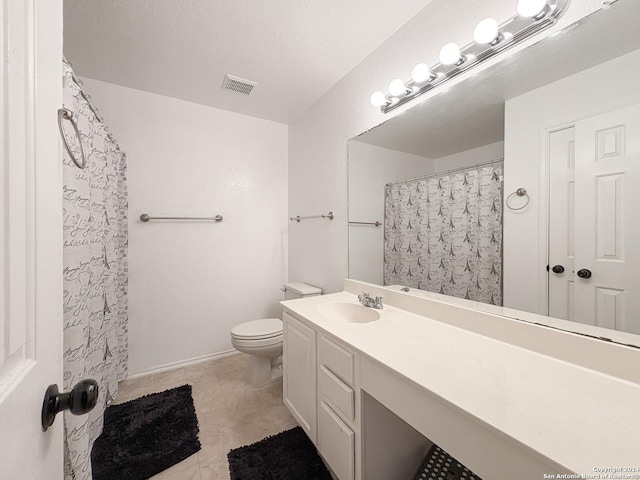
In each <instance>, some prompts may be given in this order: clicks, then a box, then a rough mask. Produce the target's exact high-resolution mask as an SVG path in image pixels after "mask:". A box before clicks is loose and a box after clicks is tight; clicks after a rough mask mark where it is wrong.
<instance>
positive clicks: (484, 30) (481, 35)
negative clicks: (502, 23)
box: [473, 18, 500, 45]
mask: <svg viewBox="0 0 640 480" xmlns="http://www.w3.org/2000/svg"><path fill="white" fill-rule="evenodd" d="M498 35H500V34H499V33H498V22H496V21H495V20H494V19H493V18H485V19H484V20H482V21H481V22H480V23H478V25H476V28H475V30H474V31H473V39H474V40H475V42H476V43H480V44H482V45H485V44H488V43H493V42H494V41H495V40H496V39H497V38H498Z"/></svg>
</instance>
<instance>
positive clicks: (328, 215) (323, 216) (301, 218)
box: [289, 212, 333, 223]
mask: <svg viewBox="0 0 640 480" xmlns="http://www.w3.org/2000/svg"><path fill="white" fill-rule="evenodd" d="M309 218H328V219H329V220H333V212H329V213H326V214H322V215H309V216H307V217H301V216H300V215H298V216H296V217H290V218H289V220H290V221H291V222H293V221H294V220H295V221H296V222H298V223H300V220H307V219H309Z"/></svg>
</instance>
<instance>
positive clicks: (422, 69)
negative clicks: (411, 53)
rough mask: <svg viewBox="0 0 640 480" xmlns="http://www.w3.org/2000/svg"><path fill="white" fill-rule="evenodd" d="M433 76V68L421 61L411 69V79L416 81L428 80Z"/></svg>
mask: <svg viewBox="0 0 640 480" xmlns="http://www.w3.org/2000/svg"><path fill="white" fill-rule="evenodd" d="M431 77H432V75H431V70H430V69H429V65H427V64H426V63H419V64H417V65H416V66H415V67H413V70H411V79H412V80H413V81H414V82H416V83H422V82H426V81H427V80H429V79H431Z"/></svg>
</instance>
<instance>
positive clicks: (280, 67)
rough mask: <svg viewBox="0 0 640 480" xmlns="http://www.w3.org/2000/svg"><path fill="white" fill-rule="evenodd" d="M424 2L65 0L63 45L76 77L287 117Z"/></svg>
mask: <svg viewBox="0 0 640 480" xmlns="http://www.w3.org/2000/svg"><path fill="white" fill-rule="evenodd" d="M429 1H430V0H403V2H401V3H402V8H398V3H397V2H394V1H391V0H323V1H317V0H316V1H314V0H270V1H260V0H190V1H185V0H108V1H106V0H65V1H64V52H65V56H66V57H67V59H68V60H69V61H70V62H71V63H72V64H73V66H74V70H75V71H76V73H77V74H78V75H81V76H85V77H90V78H94V79H97V80H102V81H105V82H110V83H115V84H117V85H123V86H126V87H131V88H136V89H139V90H145V91H148V92H153V93H157V94H160V95H166V96H169V97H175V98H179V99H182V100H187V101H191V102H195V103H200V104H203V105H209V106H212V107H217V108H222V109H225V110H231V111H234V112H238V113H243V114H247V115H252V116H255V117H260V118H266V119H269V120H274V121H278V122H284V123H289V122H291V121H292V120H293V119H295V118H296V116H298V115H299V114H301V113H302V112H303V111H304V110H305V109H307V108H308V107H309V106H311V105H312V104H313V103H314V102H315V101H316V100H317V99H319V98H320V97H321V96H322V95H323V94H324V93H325V92H326V91H327V90H329V89H330V88H331V87H332V86H333V85H334V84H335V83H336V82H338V80H340V79H341V78H342V77H343V76H344V75H345V74H346V73H347V72H349V71H350V70H351V69H352V68H353V67H355V66H356V65H357V64H358V63H359V62H360V61H361V60H363V59H364V58H365V57H366V56H367V55H369V53H371V52H372V51H373V50H375V48H376V47H377V46H378V45H380V44H381V43H383V42H384V40H386V39H387V38H388V37H389V36H390V35H391V34H393V33H394V32H395V31H396V30H398V29H399V28H400V27H401V26H402V25H403V24H404V23H405V22H407V21H408V20H409V19H410V18H411V17H413V16H414V15H415V14H416V13H417V12H418V11H420V10H421V9H422V8H423V7H425V6H426V5H427V4H428V3H429ZM226 73H229V74H231V75H235V76H239V77H242V78H245V79H247V80H252V81H255V82H258V85H257V86H256V87H255V88H254V89H253V92H252V93H251V95H250V96H242V95H239V94H235V93H231V92H227V91H224V90H222V89H221V88H220V87H221V84H222V81H223V78H224V75H225V74H226Z"/></svg>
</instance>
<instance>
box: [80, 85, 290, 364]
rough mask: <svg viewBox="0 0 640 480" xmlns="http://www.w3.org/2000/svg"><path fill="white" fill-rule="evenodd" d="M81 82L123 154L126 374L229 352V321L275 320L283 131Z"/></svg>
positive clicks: (282, 229) (283, 207) (283, 194)
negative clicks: (182, 218)
mask: <svg viewBox="0 0 640 480" xmlns="http://www.w3.org/2000/svg"><path fill="white" fill-rule="evenodd" d="M83 81H84V83H85V89H86V91H87V92H88V93H89V94H90V95H91V96H92V97H93V101H94V104H95V105H96V106H97V107H98V108H99V109H100V113H101V114H102V115H103V116H104V118H105V122H106V124H107V125H108V126H109V128H110V129H111V131H112V132H113V134H114V136H115V138H116V139H117V141H118V142H119V144H120V146H121V147H122V149H123V150H124V151H125V152H127V155H128V161H129V367H130V373H132V374H135V373H139V372H144V371H149V370H151V369H154V368H158V367H162V366H166V365H169V364H173V363H177V362H184V361H187V360H190V359H195V358H199V357H204V356H208V355H212V354H215V353H220V352H225V351H228V350H230V349H231V342H230V339H229V330H230V329H231V327H232V326H234V325H236V324H238V323H241V322H244V321H247V320H252V319H257V318H261V317H267V316H279V315H280V313H279V312H280V309H279V306H278V304H277V302H278V301H279V300H280V299H281V291H280V287H281V286H282V283H283V282H284V281H285V280H286V278H287V227H288V222H287V126H286V125H284V124H280V123H275V122H270V121H266V120H261V119H257V118H253V117H248V116H245V115H240V114H235V113H231V112H227V111H224V110H219V109H215V108H210V107H205V106H201V105H197V104H193V103H189V102H185V101H182V100H176V99H173V98H168V97H163V96H160V95H155V94H151V93H146V92H142V91H139V90H134V89H130V88H125V87H120V86H117V85H113V84H109V83H104V82H100V81H96V80H91V79H83ZM141 213H149V214H151V215H190V216H214V215H216V214H220V215H223V216H224V221H223V222H222V223H219V224H216V223H213V222H206V223H197V222H175V221H173V222H161V221H157V222H149V223H142V222H140V220H139V218H138V217H139V216H140V214H141Z"/></svg>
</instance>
